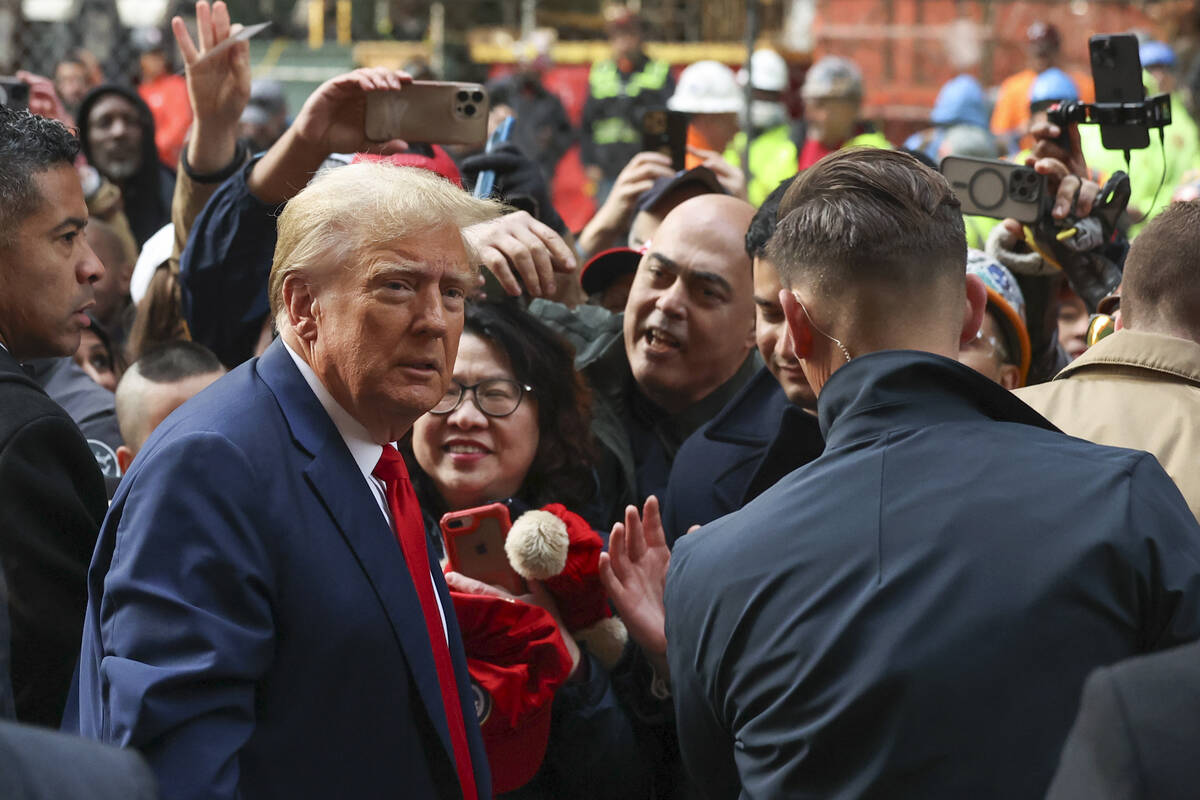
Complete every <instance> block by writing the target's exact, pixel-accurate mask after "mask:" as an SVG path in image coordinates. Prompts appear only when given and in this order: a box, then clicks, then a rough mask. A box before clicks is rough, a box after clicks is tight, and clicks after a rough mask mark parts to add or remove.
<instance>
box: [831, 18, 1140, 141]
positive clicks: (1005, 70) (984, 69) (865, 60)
mask: <svg viewBox="0 0 1200 800" xmlns="http://www.w3.org/2000/svg"><path fill="white" fill-rule="evenodd" d="M1139 5H1140V4H1139ZM1139 5H1135V4H1133V3H1121V2H1098V0H1091V2H1081V1H1080V0H1076V2H1068V1H1067V0H1020V1H1007V0H991V1H990V2H985V0H818V3H817V19H816V23H815V25H814V41H815V43H816V52H815V53H814V57H815V58H819V57H821V56H823V55H829V54H836V55H842V56H846V57H847V58H851V59H853V60H854V61H856V62H857V63H858V65H859V66H860V67H861V68H862V71H863V76H864V79H865V82H866V90H867V95H866V107H867V114H868V116H869V117H870V118H872V119H875V120H877V121H879V122H881V123H882V124H883V129H884V132H885V133H886V134H887V135H888V137H889V138H890V139H891V140H892V141H893V142H896V141H902V140H903V138H904V137H905V136H907V135H908V134H909V133H911V132H912V131H914V130H916V129H918V128H921V127H924V125H925V124H926V122H925V120H926V115H927V114H928V112H929V109H930V108H931V107H932V106H933V101H934V98H935V97H936V95H937V91H938V89H939V88H940V87H941V85H942V84H943V83H945V82H946V81H947V80H949V79H950V78H952V77H954V75H955V74H957V72H958V71H957V70H956V69H955V68H954V66H952V64H951V63H950V60H949V58H948V57H947V47H946V39H947V36H948V35H949V32H950V30H954V29H953V28H948V26H950V25H951V23H955V21H956V20H963V19H966V20H970V21H972V22H974V23H976V24H977V25H978V26H979V30H980V31H981V34H982V35H981V39H980V42H981V47H980V52H981V55H982V58H981V61H980V63H979V64H978V66H976V67H975V68H973V69H971V70H970V71H971V72H972V73H973V74H974V75H975V76H976V77H978V78H979V79H980V81H981V82H982V83H983V84H984V86H995V85H997V84H999V83H1000V81H1001V80H1003V79H1004V78H1005V77H1007V76H1008V75H1011V74H1013V73H1014V72H1018V71H1020V70H1021V69H1023V68H1024V66H1025V30H1026V29H1027V28H1028V27H1029V25H1030V23H1032V22H1033V21H1035V20H1039V19H1041V20H1045V21H1048V22H1052V23H1054V24H1055V25H1056V26H1057V27H1058V29H1059V31H1060V33H1061V34H1062V37H1063V61H1064V64H1063V66H1064V67H1066V68H1067V69H1070V70H1072V71H1074V70H1078V71H1080V72H1083V73H1084V74H1087V72H1088V70H1089V67H1088V57H1087V40H1088V37H1089V36H1091V35H1092V34H1094V33H1120V32H1124V31H1129V30H1132V29H1141V30H1145V31H1148V32H1150V33H1153V34H1159V33H1160V32H1159V31H1158V29H1157V28H1158V22H1157V20H1156V19H1155V18H1153V17H1152V16H1151V15H1150V13H1148V11H1147V10H1145V9H1143V8H1141V7H1139ZM1077 12H1078V13H1077ZM960 24H961V23H960Z"/></svg>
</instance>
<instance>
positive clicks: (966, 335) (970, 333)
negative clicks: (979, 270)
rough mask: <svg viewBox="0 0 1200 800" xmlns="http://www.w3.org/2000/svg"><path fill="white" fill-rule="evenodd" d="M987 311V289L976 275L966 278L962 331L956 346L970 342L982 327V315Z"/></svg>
mask: <svg viewBox="0 0 1200 800" xmlns="http://www.w3.org/2000/svg"><path fill="white" fill-rule="evenodd" d="M986 311H987V287H986V286H984V284H983V279H981V278H980V277H979V276H978V275H968V276H967V293H966V298H965V299H964V302H963V320H962V331H961V332H960V333H959V337H958V346H959V347H962V346H963V345H965V344H967V343H968V342H970V341H971V340H972V339H974V338H975V336H976V335H977V334H978V333H979V329H980V328H981V327H983V315H984V313H985V312H986Z"/></svg>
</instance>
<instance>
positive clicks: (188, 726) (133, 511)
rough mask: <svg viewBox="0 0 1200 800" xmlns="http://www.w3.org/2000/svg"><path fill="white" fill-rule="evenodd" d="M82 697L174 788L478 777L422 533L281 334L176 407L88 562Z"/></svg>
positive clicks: (90, 727) (244, 793) (375, 789)
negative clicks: (462, 760)
mask: <svg viewBox="0 0 1200 800" xmlns="http://www.w3.org/2000/svg"><path fill="white" fill-rule="evenodd" d="M431 560H432V559H431ZM433 563H436V561H433ZM435 574H437V573H435ZM437 589H438V593H439V595H440V597H441V601H442V607H443V608H444V609H445V611H446V625H447V628H448V630H449V638H450V652H451V656H452V658H453V661H454V668H455V674H456V677H457V680H458V686H459V689H460V699H461V701H462V707H463V717H464V718H465V720H466V723H467V736H468V740H469V742H470V747H471V754H472V760H473V763H474V765H475V770H476V781H477V786H478V789H479V795H480V797H483V798H486V797H490V796H491V787H490V780H489V776H488V770H487V757H486V755H485V752H484V749H483V743H482V739H481V738H480V734H479V728H478V725H477V723H476V721H475V720H476V715H475V713H474V705H473V701H472V699H471V692H470V684H469V681H468V676H467V668H466V660H465V658H464V656H463V649H462V643H461V639H460V636H459V630H458V625H457V622H456V621H455V618H454V611H453V605H452V604H451V602H450V599H449V596H448V594H447V591H446V586H445V583H444V581H442V579H441V576H440V574H437ZM79 704H80V708H79V710H80V720H79V726H80V729H81V732H82V733H83V734H85V735H87V736H91V737H94V738H97V739H101V740H104V741H107V742H112V743H116V744H121V745H126V746H132V747H136V748H138V749H139V750H141V751H142V752H143V753H144V754H145V756H146V758H147V760H148V761H149V763H150V765H151V767H152V768H153V769H154V771H155V773H156V774H157V777H158V780H159V785H160V787H161V790H162V794H163V796H164V797H166V798H180V799H183V798H187V799H189V800H190V799H191V798H234V797H238V798H260V797H354V798H372V797H379V798H383V797H387V798H392V797H399V796H404V797H411V798H457V797H460V796H461V792H460V789H459V786H458V781H457V778H456V776H455V770H454V761H453V755H452V751H451V747H450V741H449V734H448V731H447V725H446V719H445V712H444V709H443V707H442V701H441V694H440V691H439V688H438V679H437V673H436V670H435V667H434V662H433V655H432V652H431V650H430V644H429V637H428V634H427V633H426V629H425V623H424V617H423V615H422V612H421V606H420V603H419V601H418V599H417V594H416V591H415V589H414V588H413V583H412V580H411V578H410V576H409V572H408V568H407V567H406V565H405V562H404V558H403V555H402V553H401V550H400V547H399V545H398V543H397V541H396V538H395V536H394V535H393V533H392V531H391V529H390V528H389V526H388V524H387V521H386V520H385V519H384V517H383V515H382V514H381V513H380V511H379V507H378V505H377V504H376V502H375V499H374V498H373V497H372V495H371V492H370V490H369V489H368V487H367V486H366V482H365V481H364V480H363V477H362V473H361V472H360V471H359V470H358V468H357V466H356V465H355V463H354V461H353V459H352V458H351V456H350V453H349V451H348V450H347V448H346V445H345V442H344V441H343V440H342V438H341V436H340V435H339V433H338V431H337V429H336V428H335V427H334V425H333V422H332V421H331V420H330V419H329V416H328V415H327V414H326V413H325V411H324V409H323V408H322V407H321V405H320V403H319V401H318V400H317V398H316V397H315V396H314V395H313V393H312V391H311V390H310V389H309V388H308V385H307V384H306V383H305V382H304V379H303V377H302V376H301V375H300V372H299V371H298V370H297V369H296V367H295V365H294V364H293V363H292V361H291V358H290V357H289V356H288V354H287V351H286V350H284V348H283V346H282V344H281V343H279V342H276V343H275V344H274V345H272V346H271V348H270V349H269V350H268V351H267V352H266V354H264V355H263V356H262V358H259V359H253V360H251V361H249V362H247V363H246V364H243V365H242V366H241V367H239V368H238V369H236V370H234V371H233V372H231V373H230V374H229V375H227V376H225V377H224V378H222V379H221V380H220V381H218V382H217V383H215V384H214V385H213V386H211V387H209V388H208V389H206V390H205V391H204V392H202V393H200V394H199V395H197V396H196V397H195V398H193V399H192V400H190V401H189V402H188V403H186V404H185V405H184V406H182V407H181V408H180V409H179V410H177V411H176V412H175V413H174V414H172V415H171V416H170V417H169V418H168V419H167V421H166V422H164V423H163V424H162V425H161V426H160V427H159V428H158V429H157V430H156V431H155V433H154V435H153V436H151V438H150V440H149V441H148V442H147V443H146V446H145V448H144V449H143V450H142V452H141V453H139V455H138V457H137V459H135V461H134V464H133V466H132V468H131V469H130V471H129V473H128V474H127V475H126V476H125V478H124V479H123V481H122V484H121V488H120V490H119V491H118V492H117V495H116V497H115V498H114V500H113V504H112V507H111V509H110V511H109V514H108V516H107V518H106V519H105V522H104V526H103V528H102V529H101V534H100V541H99V543H98V545H97V548H96V553H95V557H94V559H93V562H92V566H91V570H90V572H89V575H88V611H87V618H86V620H85V625H84V637H83V650H82V654H81V662H80V676H79Z"/></svg>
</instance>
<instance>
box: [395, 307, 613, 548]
mask: <svg viewBox="0 0 1200 800" xmlns="http://www.w3.org/2000/svg"><path fill="white" fill-rule="evenodd" d="M589 407H590V399H589V394H588V390H587V388H586V386H585V385H584V384H583V381H582V380H581V379H580V377H579V375H578V373H576V372H575V365H574V356H573V354H572V352H571V348H570V345H568V344H567V343H566V342H565V341H563V340H562V339H561V338H560V337H559V336H558V335H557V334H555V333H554V332H553V331H551V330H550V329H549V328H547V327H546V326H545V325H543V324H542V323H541V322H539V321H538V320H536V319H534V318H533V317H532V316H530V315H529V314H527V313H526V312H525V311H524V309H522V308H520V307H519V306H517V305H515V304H512V303H508V302H502V303H479V304H472V305H469V306H468V307H467V312H466V322H465V324H464V327H463V335H462V339H461V340H460V342H459V346H458V357H457V358H456V359H455V362H454V377H453V382H452V383H451V384H450V386H449V388H448V389H447V391H446V395H445V397H443V398H442V402H440V403H439V404H438V405H437V406H435V407H434V408H433V410H432V411H430V412H429V413H428V414H426V415H425V416H423V417H421V418H420V419H418V420H417V422H416V424H415V425H413V433H412V454H413V456H414V458H415V460H416V466H417V467H418V469H416V470H413V473H414V474H413V483H414V486H415V488H416V490H417V494H418V497H419V498H420V500H421V507H422V509H424V510H425V513H426V514H427V515H429V516H432V517H433V521H434V522H435V523H436V521H437V520H438V519H441V516H442V514H443V513H445V512H447V511H459V510H462V509H465V508H473V507H475V506H481V505H484V504H487V503H493V502H498V501H499V502H506V501H511V502H510V505H511V506H513V507H512V509H511V511H512V515H511V516H512V518H513V519H514V520H515V519H516V518H517V517H518V516H519V515H520V514H521V512H523V511H525V510H527V509H529V508H537V507H540V506H542V505H545V504H546V503H562V504H563V505H565V506H566V507H567V508H569V509H571V510H572V511H575V512H576V513H579V514H582V515H583V516H584V517H585V518H586V517H588V516H589V513H588V511H589V508H588V506H589V503H591V501H592V499H593V497H594V495H595V492H596V480H595V476H594V473H593V469H592V458H593V452H594V448H593V445H592V435H591V430H590V427H589V423H590V418H589ZM592 522H593V525H595V524H596V521H592ZM434 527H435V528H436V525H435V526H434Z"/></svg>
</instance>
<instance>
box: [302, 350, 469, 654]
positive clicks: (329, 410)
mask: <svg viewBox="0 0 1200 800" xmlns="http://www.w3.org/2000/svg"><path fill="white" fill-rule="evenodd" d="M280 342H281V343H282V344H283V347H284V349H286V350H287V352H288V355H289V356H291V357H292V361H293V362H295V364H296V369H298V370H300V375H301V376H303V378H304V382H305V383H307V384H308V388H310V389H312V393H313V394H315V395H316V396H317V400H318V402H320V404H321V407H322V408H324V409H325V413H326V414H328V415H329V418H330V419H331V420H333V426H334V427H335V428H337V431H338V433H340V434H341V435H342V440H343V441H345V442H346V449H348V450H349V451H350V457H351V458H353V459H354V463H355V464H356V465H358V469H359V472H361V473H362V476H363V480H365V481H366V482H367V488H368V489H370V490H371V496H372V497H374V498H375V503H376V505H378V506H379V511H380V512H381V513H382V514H383V518H384V519H385V520H387V524H388V529H389V530H391V531H395V530H396V522H395V520H393V519H392V512H391V509H389V508H388V501H387V488H386V487H385V485H384V483H383V481H381V480H380V479H379V478H376V477H375V476H374V475H372V474H371V473H372V472H374V470H375V465H376V464H378V463H379V457H380V456H381V455H382V454H383V449H382V448H383V445H381V444H379V443H378V442H376V441H374V440H372V439H371V434H370V433H368V432H367V429H366V427H365V426H364V425H363V424H362V423H361V422H359V421H358V420H356V419H355V418H354V417H352V416H350V412H349V411H347V410H346V409H344V408H342V404H341V403H339V402H338V401H337V400H335V399H334V398H333V395H331V394H330V393H329V390H328V389H326V388H325V384H323V383H321V379H320V378H318V377H317V373H315V372H313V369H312V367H310V366H309V365H308V362H306V361H305V360H304V359H302V358H301V357H300V356H298V355H296V351H295V350H293V349H292V348H291V347H289V346H288V343H287V342H286V341H283V339H282V338H281V339H280ZM388 446H389V447H394V446H395V443H392V444H390V445H388ZM422 535H424V533H423V532H422ZM397 546H399V543H398V542H397ZM429 581H430V583H433V573H432V572H431V573H430V575H429ZM433 596H434V597H435V598H437V601H438V614H439V615H440V616H441V618H442V632H443V633H444V634H445V635H446V639H447V641H449V639H450V634H449V632H448V631H447V630H446V611H445V609H443V608H442V598H441V596H440V595H438V593H437V584H436V583H434V588H433Z"/></svg>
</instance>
